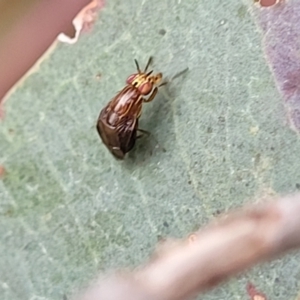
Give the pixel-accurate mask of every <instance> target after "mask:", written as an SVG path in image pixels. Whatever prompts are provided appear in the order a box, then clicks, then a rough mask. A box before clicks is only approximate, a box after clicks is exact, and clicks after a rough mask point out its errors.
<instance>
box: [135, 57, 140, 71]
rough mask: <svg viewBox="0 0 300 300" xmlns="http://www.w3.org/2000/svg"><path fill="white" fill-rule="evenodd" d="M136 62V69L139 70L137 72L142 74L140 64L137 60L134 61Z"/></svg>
mask: <svg viewBox="0 0 300 300" xmlns="http://www.w3.org/2000/svg"><path fill="white" fill-rule="evenodd" d="M134 62H135V65H136V68H137V70H138V72H139V74H140V73H141V69H140V66H139V63H138V61H137V60H136V59H135V60H134Z"/></svg>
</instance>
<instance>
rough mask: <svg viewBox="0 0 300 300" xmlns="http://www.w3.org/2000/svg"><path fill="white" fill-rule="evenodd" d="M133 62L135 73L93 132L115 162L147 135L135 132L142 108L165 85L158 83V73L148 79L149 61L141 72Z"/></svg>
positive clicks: (159, 79) (101, 117) (99, 118)
mask: <svg viewBox="0 0 300 300" xmlns="http://www.w3.org/2000/svg"><path fill="white" fill-rule="evenodd" d="M134 61H135V64H136V68H137V73H135V74H132V75H130V76H129V77H128V78H127V80H126V86H125V87H124V88H123V89H122V90H121V91H120V92H119V93H118V94H117V95H116V96H115V97H114V98H113V99H112V100H111V101H110V102H109V103H108V104H107V105H106V106H105V107H104V108H103V109H102V110H101V112H100V114H99V117H98V121H97V131H98V133H99V135H100V138H101V139H102V142H103V143H104V144H105V146H106V147H107V148H108V150H109V151H110V152H111V153H112V154H113V155H114V156H115V157H116V158H117V159H124V157H125V154H126V153H127V152H129V151H130V150H131V149H132V148H133V147H134V145H135V142H136V140H137V139H138V138H139V137H141V136H142V135H143V134H144V133H147V134H149V132H147V131H145V130H142V129H139V128H138V125H139V118H140V116H141V113H142V105H143V103H144V102H150V101H152V100H153V99H154V98H155V96H156V94H157V91H158V88H159V87H160V86H162V85H165V84H167V82H162V83H161V81H162V77H163V75H162V73H157V74H155V75H151V74H152V73H153V70H152V71H149V72H148V73H147V70H148V68H149V65H150V64H151V62H152V57H150V58H149V60H148V63H147V65H146V67H145V70H144V71H141V70H140V67H139V64H138V62H137V60H136V59H135V60H134ZM146 96H147V97H146ZM137 132H139V133H140V135H138V134H137Z"/></svg>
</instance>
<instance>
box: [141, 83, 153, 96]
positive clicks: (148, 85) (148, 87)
mask: <svg viewBox="0 0 300 300" xmlns="http://www.w3.org/2000/svg"><path fill="white" fill-rule="evenodd" d="M151 90H152V83H151V82H146V83H143V84H142V85H141V86H140V87H139V91H140V93H141V94H142V95H148V94H149V93H150V92H151Z"/></svg>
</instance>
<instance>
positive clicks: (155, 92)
mask: <svg viewBox="0 0 300 300" xmlns="http://www.w3.org/2000/svg"><path fill="white" fill-rule="evenodd" d="M157 91H158V88H157V87H155V88H154V89H153V91H152V94H151V95H150V96H149V98H148V99H145V98H144V102H151V101H152V100H153V99H154V97H155V96H156V94H157Z"/></svg>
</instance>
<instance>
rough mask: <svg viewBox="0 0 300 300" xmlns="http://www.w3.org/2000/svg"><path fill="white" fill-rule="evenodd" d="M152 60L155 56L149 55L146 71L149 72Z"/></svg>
mask: <svg viewBox="0 0 300 300" xmlns="http://www.w3.org/2000/svg"><path fill="white" fill-rule="evenodd" d="M152 60H153V57H152V56H150V57H149V59H148V62H147V65H146V68H145V71H144V72H145V73H146V72H147V70H148V68H149V66H150V64H151V63H152Z"/></svg>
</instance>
